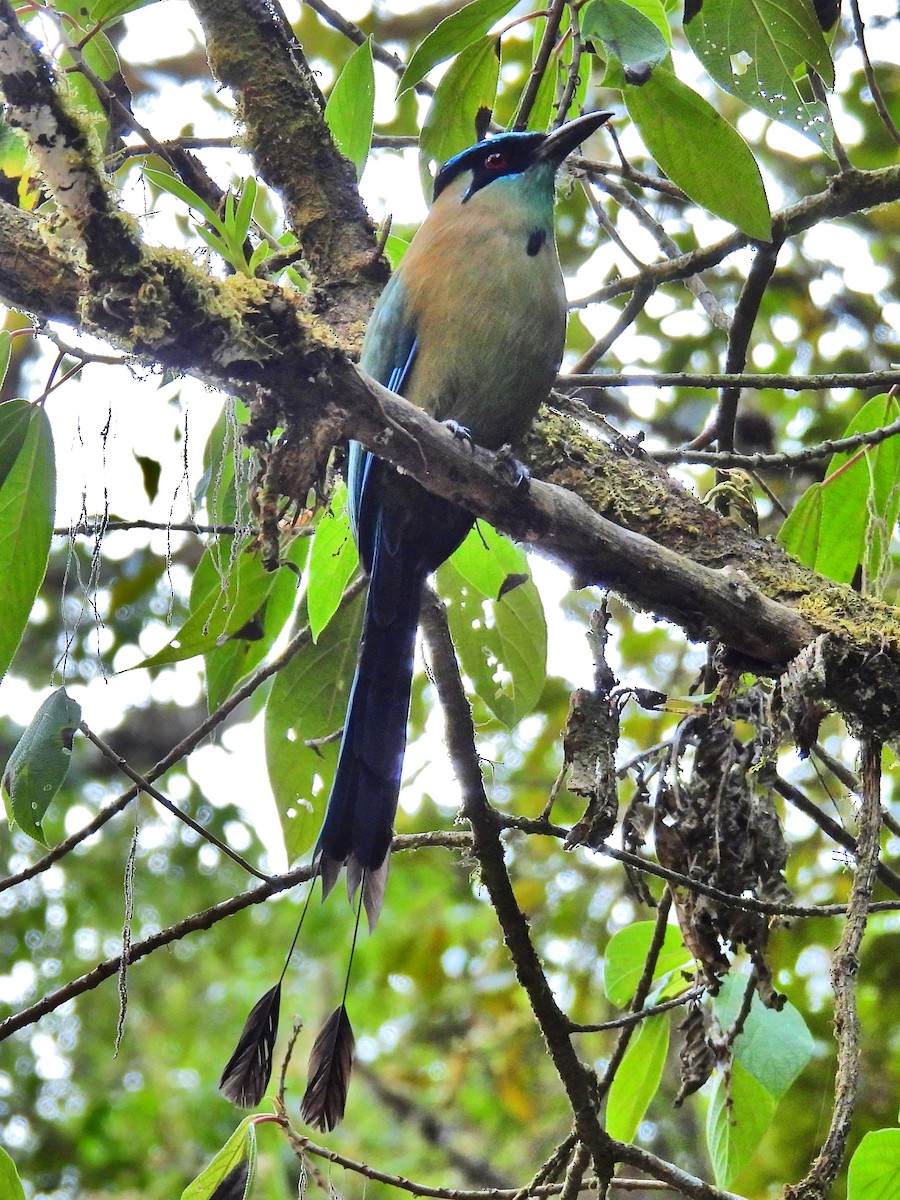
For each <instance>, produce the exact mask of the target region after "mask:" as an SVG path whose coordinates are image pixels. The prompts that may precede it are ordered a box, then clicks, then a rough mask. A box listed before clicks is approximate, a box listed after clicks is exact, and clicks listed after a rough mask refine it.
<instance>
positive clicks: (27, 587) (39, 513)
mask: <svg viewBox="0 0 900 1200" xmlns="http://www.w3.org/2000/svg"><path fill="white" fill-rule="evenodd" d="M10 403H11V404H16V405H20V404H24V403H25V401H11V402H10ZM26 407H27V408H28V413H27V414H26V415H27V423H28V427H27V430H26V433H25V438H24V440H23V441H22V444H21V447H20V449H19V452H18V454H17V455H16V458H15V462H14V463H13V464H12V466H11V467H10V468H9V471H8V473H7V476H6V479H5V480H4V481H3V486H2V487H0V612H2V613H3V620H2V621H0V678H2V676H3V675H5V674H6V672H7V670H8V668H9V664H10V663H11V662H12V658H13V655H14V654H15V652H16V649H17V648H18V645H19V642H20V641H21V640H22V634H23V633H24V632H25V626H26V624H27V623H28V617H29V614H30V613H31V606H32V605H33V604H34V600H35V597H36V596H37V593H38V589H39V588H40V586H41V583H42V582H43V579H44V572H45V571H46V570H47V558H48V556H49V554H50V539H51V537H52V534H53V517H54V512H55V507H56V464H55V461H54V456H53V434H52V433H51V431H50V422H49V420H48V419H47V414H46V413H45V412H44V410H43V408H42V407H41V406H39V405H35V404H31V405H26ZM4 410H6V411H7V413H8V421H9V422H10V423H17V422H18V421H19V420H20V419H21V418H20V416H19V415H18V414H19V412H20V410H19V409H18V408H16V409H15V410H11V409H9V408H8V406H7V405H6V404H3V405H0V412H2V411H4ZM0 427H2V426H0ZM15 436H16V438H17V437H18V434H17V435H15Z"/></svg>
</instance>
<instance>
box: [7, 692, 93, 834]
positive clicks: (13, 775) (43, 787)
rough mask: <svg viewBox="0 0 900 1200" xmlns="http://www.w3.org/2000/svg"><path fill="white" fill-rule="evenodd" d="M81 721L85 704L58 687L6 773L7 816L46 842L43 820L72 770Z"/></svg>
mask: <svg viewBox="0 0 900 1200" xmlns="http://www.w3.org/2000/svg"><path fill="white" fill-rule="evenodd" d="M80 721H81V706H80V705H79V704H78V703H77V701H75V700H72V699H71V697H70V696H68V695H67V694H66V689H65V688H57V689H56V691H55V692H51V693H50V695H49V696H48V697H47V699H46V700H45V701H44V703H43V704H42V705H41V707H40V708H39V709H38V710H37V712H36V713H35V715H34V717H33V718H32V720H31V723H30V724H29V725H28V728H27V729H26V730H25V732H24V733H23V734H22V736H21V737H20V738H19V741H18V743H17V744H16V748H15V749H14V750H13V752H12V754H11V755H10V757H9V762H8V763H7V764H6V769H5V771H4V772H3V798H4V801H5V803H6V813H7V816H8V817H9V819H10V821H15V823H16V824H17V825H18V826H19V828H20V829H22V830H24V832H25V833H27V834H28V836H29V837H31V838H34V839H35V841H38V842H40V843H41V844H42V845H44V844H46V843H45V841H44V831H43V828H42V827H41V822H42V821H43V819H44V815H45V813H46V812H47V809H48V808H49V807H50V803H51V801H52V800H53V797H54V796H55V795H56V793H57V792H58V791H59V789H60V788H61V787H62V785H63V784H64V783H65V779H66V775H67V774H68V773H69V763H70V762H71V760H72V739H73V738H74V736H75V730H76V729H77V728H78V725H79V723H80Z"/></svg>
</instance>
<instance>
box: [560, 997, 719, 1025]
mask: <svg viewBox="0 0 900 1200" xmlns="http://www.w3.org/2000/svg"><path fill="white" fill-rule="evenodd" d="M705 994H706V988H702V987H694V988H688V990H687V991H686V992H682V993H681V995H680V996H675V997H673V998H672V999H671V1000H663V1001H662V1002H661V1003H659V1004H651V1005H648V1007H647V1008H641V1009H636V1010H634V1011H632V1012H630V1013H627V1014H626V1015H625V1016H624V1017H614V1018H613V1019H612V1020H611V1021H599V1022H598V1023H597V1024H596V1025H581V1024H576V1023H575V1022H574V1021H573V1022H572V1024H571V1025H570V1026H569V1028H570V1029H571V1030H572V1032H573V1033H604V1032H605V1031H606V1030H607V1029H625V1028H626V1027H627V1026H629V1025H640V1023H641V1021H646V1020H647V1018H648V1017H655V1016H658V1015H659V1013H665V1012H670V1011H671V1010H672V1009H673V1008H682V1007H683V1006H684V1005H685V1004H690V1003H691V1001H692V1000H699V999H700V998H701V997H702V996H704V995H705Z"/></svg>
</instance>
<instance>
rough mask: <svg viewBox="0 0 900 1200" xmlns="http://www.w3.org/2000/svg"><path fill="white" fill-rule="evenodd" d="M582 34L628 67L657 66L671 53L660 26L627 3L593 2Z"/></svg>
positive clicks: (588, 10)
mask: <svg viewBox="0 0 900 1200" xmlns="http://www.w3.org/2000/svg"><path fill="white" fill-rule="evenodd" d="M663 20H664V21H665V14H663ZM581 31H582V32H581V36H582V37H583V38H589V39H591V40H593V41H598V42H600V44H601V45H602V46H603V48H604V50H606V52H607V53H608V54H611V55H613V57H615V58H617V59H618V60H619V62H620V63H622V65H623V66H625V67H636V66H640V65H646V66H650V67H652V66H656V64H657V63H661V62H663V61H664V59H665V58H666V57H667V56H668V53H669V42H668V39H667V38H666V37H665V36H664V34H663V33H662V32H661V30H660V29H659V27H658V25H656V24H655V23H654V22H653V21H652V20H650V19H649V18H648V17H646V16H644V14H643V13H641V12H638V10H637V8H635V7H634V6H633V5H631V4H626V3H625V0H590V3H589V4H588V5H587V6H586V7H585V10H584V15H583V16H582V20H581Z"/></svg>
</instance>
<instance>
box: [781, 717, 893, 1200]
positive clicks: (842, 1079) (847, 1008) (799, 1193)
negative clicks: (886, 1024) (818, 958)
mask: <svg viewBox="0 0 900 1200" xmlns="http://www.w3.org/2000/svg"><path fill="white" fill-rule="evenodd" d="M861 749H862V759H863V763H862V778H863V801H862V807H861V809H860V814H859V838H858V840H857V847H856V874H855V875H854V877H853V887H852V888H851V891H850V904H849V906H848V909H847V921H846V924H845V925H844V929H843V933H842V934H841V941H840V944H839V946H838V948H837V950H836V951H835V954H834V958H833V959H832V963H831V986H832V988H833V989H834V1029H835V1037H836V1039H837V1047H838V1055H837V1072H836V1075H835V1083H834V1107H833V1109H832V1113H831V1125H830V1128H829V1130H828V1136H827V1138H826V1139H825V1142H824V1144H823V1146H822V1149H821V1150H820V1151H819V1154H818V1155H817V1157H816V1160H815V1162H814V1163H813V1164H812V1167H811V1168H810V1170H809V1172H808V1174H807V1175H806V1176H805V1178H803V1179H801V1180H800V1182H799V1183H796V1184H793V1185H792V1186H790V1187H788V1188H785V1193H784V1194H785V1200H822V1198H823V1197H824V1196H826V1195H827V1194H828V1192H829V1190H830V1188H831V1185H832V1184H833V1183H834V1180H835V1178H836V1176H837V1173H838V1171H839V1170H840V1167H841V1163H842V1162H843V1160H844V1154H845V1152H846V1149H847V1138H848V1137H849V1135H850V1121H851V1119H852V1117H853V1110H854V1108H855V1106H856V1093H857V1088H858V1086H859V1057H860V1025H859V1012H858V1011H857V1007H856V977H857V974H858V973H859V951H860V947H861V946H862V939H863V934H864V933H865V929H866V921H867V918H868V915H869V913H870V912H871V908H872V906H871V896H872V888H873V886H874V884H875V871H876V867H877V864H878V855H879V852H880V850H881V840H880V836H879V835H880V833H881V744H880V743H879V742H878V741H877V739H875V738H870V737H867V738H864V739H863V741H862V747H861Z"/></svg>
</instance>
